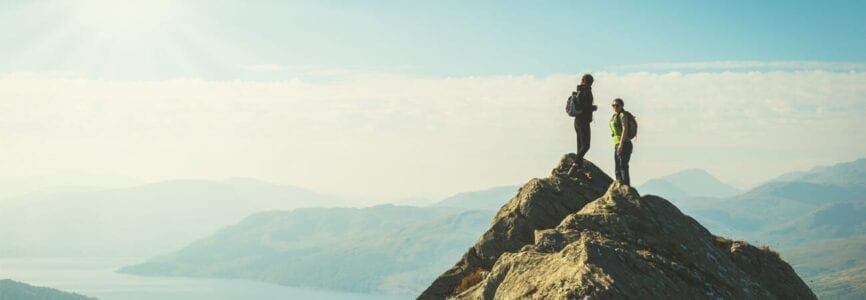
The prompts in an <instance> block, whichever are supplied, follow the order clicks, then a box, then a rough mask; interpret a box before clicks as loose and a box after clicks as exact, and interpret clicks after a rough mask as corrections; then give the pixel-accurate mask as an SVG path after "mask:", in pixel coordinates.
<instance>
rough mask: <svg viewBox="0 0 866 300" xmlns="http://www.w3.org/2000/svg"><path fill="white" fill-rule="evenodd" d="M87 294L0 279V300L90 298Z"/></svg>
mask: <svg viewBox="0 0 866 300" xmlns="http://www.w3.org/2000/svg"><path fill="white" fill-rule="evenodd" d="M90 299H96V298H90V297H87V296H83V295H79V294H75V293H67V292H64V291H60V290H56V289H52V288H47V287H39V286H32V285H29V284H26V283H23V282H17V281H14V280H10V279H3V280H0V300H90Z"/></svg>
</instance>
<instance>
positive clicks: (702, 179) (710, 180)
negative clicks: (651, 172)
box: [637, 169, 740, 199]
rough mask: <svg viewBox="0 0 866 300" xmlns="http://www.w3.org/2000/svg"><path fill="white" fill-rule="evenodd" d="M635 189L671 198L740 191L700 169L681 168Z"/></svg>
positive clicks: (697, 196) (712, 195) (700, 196)
mask: <svg viewBox="0 0 866 300" xmlns="http://www.w3.org/2000/svg"><path fill="white" fill-rule="evenodd" d="M637 189H638V190H639V191H641V193H644V194H652V195H659V196H662V197H666V198H672V199H685V198H702V197H715V198H722V197H730V196H734V195H736V194H739V193H740V190H738V189H736V188H734V187H733V186H731V185H728V184H726V183H723V182H721V181H720V180H718V179H717V178H716V177H713V175H710V173H707V171H704V170H701V169H689V170H683V171H680V172H676V173H673V174H670V175H667V176H664V177H661V178H656V179H651V180H649V181H647V182H646V183H644V184H643V185H641V186H639V187H637Z"/></svg>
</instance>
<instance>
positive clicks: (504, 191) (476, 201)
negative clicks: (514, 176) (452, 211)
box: [433, 185, 520, 210]
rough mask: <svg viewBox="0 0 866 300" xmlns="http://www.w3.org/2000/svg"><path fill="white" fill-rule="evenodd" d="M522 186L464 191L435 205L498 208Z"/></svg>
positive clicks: (482, 208) (483, 208) (484, 208)
mask: <svg viewBox="0 0 866 300" xmlns="http://www.w3.org/2000/svg"><path fill="white" fill-rule="evenodd" d="M519 188H520V186H516V185H513V186H512V185H509V186H499V187H493V188H489V189H484V190H480V191H472V192H464V193H459V194H456V195H454V196H451V197H448V198H445V199H443V200H441V201H439V202H437V203H435V204H433V206H437V207H459V208H463V209H480V210H498V209H499V208H501V207H502V205H504V204H505V203H506V202H508V199H511V197H514V194H516V193H517V189H519Z"/></svg>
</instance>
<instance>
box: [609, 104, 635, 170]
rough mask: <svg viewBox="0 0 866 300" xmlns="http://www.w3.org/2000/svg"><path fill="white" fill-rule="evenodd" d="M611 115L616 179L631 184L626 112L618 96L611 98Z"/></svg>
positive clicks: (630, 146)
mask: <svg viewBox="0 0 866 300" xmlns="http://www.w3.org/2000/svg"><path fill="white" fill-rule="evenodd" d="M611 106H612V107H613V116H612V117H611V118H610V131H611V136H612V137H613V148H614V153H613V157H614V162H615V163H616V181H619V182H620V183H622V184H625V185H631V178H629V175H628V161H629V160H630V159H631V151H632V148H633V146H632V143H631V140H629V138H628V135H627V134H624V133H626V132H628V130H629V128H628V126H629V122H628V112H627V111H625V108H624V107H623V106H625V103H624V102H623V101H622V99H620V98H616V99H613V103H611Z"/></svg>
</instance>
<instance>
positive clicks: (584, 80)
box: [580, 74, 593, 85]
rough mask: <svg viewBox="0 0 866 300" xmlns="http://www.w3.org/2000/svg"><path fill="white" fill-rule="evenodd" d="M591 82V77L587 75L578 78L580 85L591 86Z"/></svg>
mask: <svg viewBox="0 0 866 300" xmlns="http://www.w3.org/2000/svg"><path fill="white" fill-rule="evenodd" d="M592 81H593V78H592V75H589V74H583V77H581V78H580V84H581V85H592Z"/></svg>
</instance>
